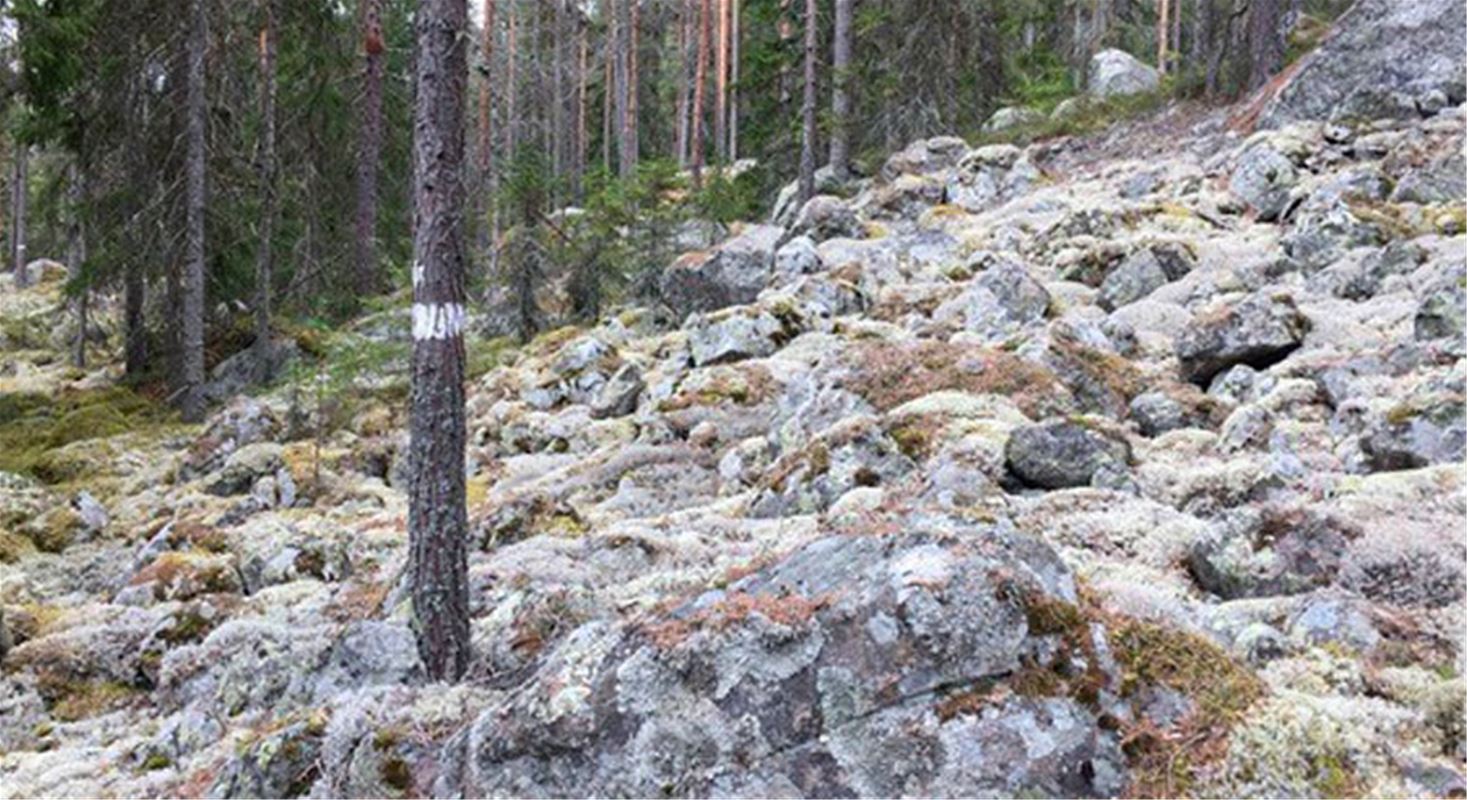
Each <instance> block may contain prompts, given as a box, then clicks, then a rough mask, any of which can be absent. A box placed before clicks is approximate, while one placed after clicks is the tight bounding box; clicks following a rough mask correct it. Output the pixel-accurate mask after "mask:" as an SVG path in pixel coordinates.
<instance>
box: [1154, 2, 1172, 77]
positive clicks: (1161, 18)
mask: <svg viewBox="0 0 1467 800" xmlns="http://www.w3.org/2000/svg"><path fill="white" fill-rule="evenodd" d="M1169 5H1171V0H1156V69H1157V71H1159V72H1160V73H1161V74H1163V75H1165V74H1166V41H1167V36H1168V35H1169V33H1170V31H1171V28H1170V27H1168V26H1167V6H1169Z"/></svg>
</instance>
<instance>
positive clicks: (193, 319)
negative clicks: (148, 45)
mask: <svg viewBox="0 0 1467 800" xmlns="http://www.w3.org/2000/svg"><path fill="white" fill-rule="evenodd" d="M204 7H205V0H191V2H190V13H189V15H190V24H189V36H188V101H187V107H186V113H187V115H188V119H187V124H186V128H187V133H186V136H185V139H186V142H187V147H186V151H187V155H186V156H185V158H186V159H187V162H186V166H185V167H184V174H185V183H186V189H185V197H184V215H185V222H184V258H183V264H184V267H183V269H184V273H183V283H182V286H181V287H180V288H181V290H182V297H181V300H182V306H181V308H180V312H181V316H182V325H183V329H182V334H183V336H182V345H183V354H182V355H183V391H182V394H181V395H180V397H179V400H180V409H181V411H182V414H183V419H184V421H186V422H198V421H199V420H201V419H203V417H204V392H203V388H204V203H205V197H204V179H205V170H206V167H207V165H206V164H205V152H204V146H205V143H204V124H205V119H204V116H205V114H206V113H207V111H208V109H207V107H206V106H205V97H204V77H205V76H204V55H205V50H206V49H207V47H208V37H209V29H208V25H209V20H208V16H207V15H206V13H205V10H204Z"/></svg>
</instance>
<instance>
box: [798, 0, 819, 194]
mask: <svg viewBox="0 0 1467 800" xmlns="http://www.w3.org/2000/svg"><path fill="white" fill-rule="evenodd" d="M817 5H818V4H817V3H816V0H805V102H804V105H803V113H802V115H801V116H802V117H803V118H804V122H803V124H802V125H801V126H800V127H801V129H802V131H803V135H802V136H801V137H800V202H801V203H804V202H805V201H807V200H809V199H810V198H812V197H814V196H815V45H816V42H817V41H818V39H817V36H816V30H815V25H816V11H817Z"/></svg>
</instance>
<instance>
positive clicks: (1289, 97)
mask: <svg viewBox="0 0 1467 800" xmlns="http://www.w3.org/2000/svg"><path fill="white" fill-rule="evenodd" d="M1463 63H1467V9H1464V6H1463V5H1462V3H1460V2H1457V0H1410V2H1404V0H1360V2H1357V3H1355V4H1354V5H1353V6H1352V7H1351V8H1350V10H1349V11H1348V12H1346V13H1345V14H1344V16H1342V17H1340V18H1339V19H1338V20H1337V21H1336V22H1335V29H1334V32H1333V34H1332V35H1331V36H1330V37H1329V39H1327V40H1326V41H1325V43H1324V44H1322V45H1321V46H1320V47H1319V49H1318V50H1316V51H1314V52H1313V53H1311V54H1309V55H1308V56H1305V58H1304V60H1303V61H1302V63H1301V64H1300V65H1299V67H1298V69H1297V71H1296V72H1295V73H1294V75H1293V77H1292V78H1290V79H1289V81H1288V82H1287V83H1286V84H1284V86H1283V88H1281V89H1280V90H1279V92H1278V94H1277V95H1276V96H1275V97H1274V98H1273V100H1271V101H1270V102H1269V104H1268V106H1267V107H1266V108H1265V109H1264V111H1263V114H1262V116H1261V117H1260V120H1259V124H1260V126H1262V127H1265V128H1276V127H1280V126H1282V125H1284V124H1287V123H1289V122H1292V121H1295V120H1305V119H1314V120H1341V121H1349V120H1355V119H1374V118H1378V117H1406V118H1409V117H1415V116H1417V115H1418V114H1420V113H1422V112H1423V111H1425V112H1431V111H1433V110H1434V109H1435V107H1436V106H1437V105H1438V104H1439V97H1441V96H1444V97H1445V98H1446V99H1447V101H1448V102H1449V103H1450V104H1453V105H1455V104H1457V103H1461V102H1462V100H1463V97H1464V95H1467V88H1464V79H1463V72H1462V64H1463Z"/></svg>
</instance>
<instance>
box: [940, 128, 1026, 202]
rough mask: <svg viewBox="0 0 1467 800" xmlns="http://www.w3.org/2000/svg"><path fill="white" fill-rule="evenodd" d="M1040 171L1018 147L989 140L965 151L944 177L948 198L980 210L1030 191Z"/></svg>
mask: <svg viewBox="0 0 1467 800" xmlns="http://www.w3.org/2000/svg"><path fill="white" fill-rule="evenodd" d="M1039 178H1040V174H1039V170H1038V168H1036V167H1035V166H1034V164H1033V162H1031V161H1030V160H1029V158H1028V156H1027V155H1026V154H1025V153H1024V152H1023V151H1022V150H1020V149H1019V148H1017V147H1015V146H1013V145H1011V144H992V145H987V146H984V147H979V148H976V149H973V150H970V151H968V153H967V154H966V155H964V156H963V158H962V159H961V160H960V161H959V162H958V164H957V168H956V169H955V170H953V174H952V177H951V178H949V179H948V181H947V201H948V202H949V203H951V204H953V205H955V206H957V207H959V208H962V209H964V210H966V211H972V212H979V211H984V210H986V209H988V208H991V207H993V206H995V205H998V204H999V203H1003V202H1006V201H1008V200H1011V199H1013V198H1015V197H1018V196H1020V195H1022V194H1024V193H1025V192H1027V191H1029V190H1030V189H1031V188H1032V187H1033V186H1034V185H1035V184H1037V183H1038V182H1039Z"/></svg>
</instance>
